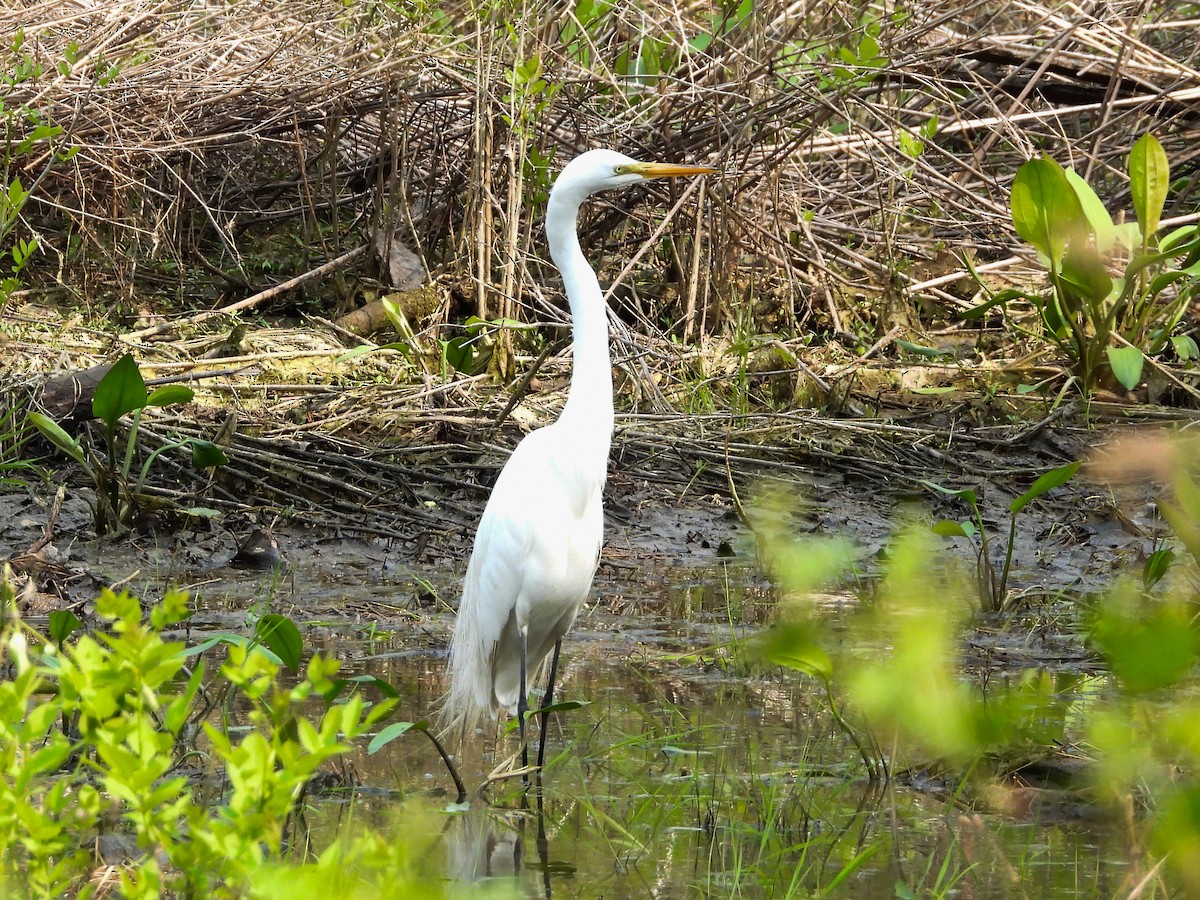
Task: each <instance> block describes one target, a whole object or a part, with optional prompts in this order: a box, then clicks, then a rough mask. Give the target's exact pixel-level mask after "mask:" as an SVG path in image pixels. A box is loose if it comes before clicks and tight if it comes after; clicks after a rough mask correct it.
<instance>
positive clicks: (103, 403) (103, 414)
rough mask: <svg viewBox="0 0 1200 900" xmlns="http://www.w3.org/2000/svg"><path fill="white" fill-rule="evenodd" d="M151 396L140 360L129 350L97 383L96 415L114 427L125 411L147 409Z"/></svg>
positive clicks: (94, 412)
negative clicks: (139, 366) (143, 377)
mask: <svg viewBox="0 0 1200 900" xmlns="http://www.w3.org/2000/svg"><path fill="white" fill-rule="evenodd" d="M148 396H149V395H148V394H147V393H146V382H145V381H144V380H143V379H142V373H141V372H139V371H138V367H137V363H135V362H134V361H133V356H131V355H130V354H128V353H126V354H125V355H124V356H122V357H121V358H120V359H118V360H117V361H116V363H114V364H113V367H112V368H111V369H109V370H108V372H107V373H106V374H105V376H104V377H103V378H101V379H100V383H99V384H98V385H96V394H95V396H94V397H93V398H92V414H93V415H94V416H95V417H96V418H97V419H99V420H100V421H102V422H103V423H104V424H105V425H107V426H108V427H109V428H114V427H115V426H116V424H117V420H118V419H120V418H121V416H123V415H125V413H127V412H133V411H134V410H135V409H141V408H143V407H144V406H145V405H146V400H147V399H148Z"/></svg>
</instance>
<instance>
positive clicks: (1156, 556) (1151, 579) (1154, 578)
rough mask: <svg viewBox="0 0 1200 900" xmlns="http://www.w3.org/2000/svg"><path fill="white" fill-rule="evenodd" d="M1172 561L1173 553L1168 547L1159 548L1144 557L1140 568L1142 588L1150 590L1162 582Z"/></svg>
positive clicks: (1173, 558)
mask: <svg viewBox="0 0 1200 900" xmlns="http://www.w3.org/2000/svg"><path fill="white" fill-rule="evenodd" d="M1174 561H1175V551H1174V550H1172V549H1171V548H1170V547H1159V548H1158V549H1157V550H1155V551H1154V552H1153V553H1151V554H1150V555H1149V556H1148V557H1146V563H1145V565H1143V566H1142V586H1143V587H1145V588H1146V590H1150V588H1152V587H1154V586H1155V585H1156V584H1158V583H1159V582H1160V581H1162V580H1163V576H1165V575H1166V574H1167V570H1168V569H1170V568H1171V563H1173V562H1174Z"/></svg>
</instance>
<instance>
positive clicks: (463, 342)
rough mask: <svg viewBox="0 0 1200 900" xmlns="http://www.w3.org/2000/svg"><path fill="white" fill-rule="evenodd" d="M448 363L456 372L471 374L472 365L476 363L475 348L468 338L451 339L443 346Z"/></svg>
mask: <svg viewBox="0 0 1200 900" xmlns="http://www.w3.org/2000/svg"><path fill="white" fill-rule="evenodd" d="M443 347H444V352H445V354H446V362H448V363H449V364H450V365H451V366H452V367H453V368H454V369H455V370H456V371H458V372H461V373H462V374H464V375H470V374H471V363H473V362H474V361H475V348H474V346H473V345H472V344H471V339H470V338H468V337H456V338H451V339H450V340H448V341H446V342H445V343H444V344H443Z"/></svg>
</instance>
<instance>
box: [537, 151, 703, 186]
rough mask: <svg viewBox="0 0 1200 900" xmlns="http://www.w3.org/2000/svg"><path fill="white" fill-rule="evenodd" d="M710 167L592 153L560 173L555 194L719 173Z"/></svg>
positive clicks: (606, 152)
mask: <svg viewBox="0 0 1200 900" xmlns="http://www.w3.org/2000/svg"><path fill="white" fill-rule="evenodd" d="M715 171H716V169H710V168H709V167H708V166H677V165H673V164H671V163H653V162H638V161H637V160H635V159H630V158H629V157H628V156H625V155H624V154H623V153H617V152H616V151H615V150H589V151H588V152H587V153H582V154H580V155H579V156H577V157H575V158H574V159H573V160H571V161H570V162H569V163H567V165H566V167H565V168H564V169H563V170H562V172H561V173H559V176H558V178H557V179H555V182H554V190H555V191H566V190H568V189H570V190H572V191H578V192H581V193H582V194H583V195H584V196H586V195H587V194H594V193H595V192H596V191H605V190H608V189H609V188H622V187H628V186H629V185H631V184H638V183H639V182H642V181H646V180H647V179H650V178H678V177H681V176H687V175H707V174H710V173H712V172H715Z"/></svg>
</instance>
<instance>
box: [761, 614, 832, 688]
mask: <svg viewBox="0 0 1200 900" xmlns="http://www.w3.org/2000/svg"><path fill="white" fill-rule="evenodd" d="M762 640H763V642H762V645H761V652H762V654H763V656H765V657H766V659H767V661H768V662H770V663H771V664H772V665H776V666H786V667H787V668H789V669H795V670H796V671H798V672H804V673H805V674H806V675H812V676H814V677H816V678H820V679H822V680H826V681H827V680H829V679H830V678H832V677H833V660H832V659H831V658H830V656H829V651H827V650H826V649H825V648H824V647H823V646H822V644H821V640H820V634H819V632H818V631H817V629H816V627H815V625H813V624H812V623H809V622H804V621H801V622H792V623H788V624H783V625H776V626H774V627H773V628H771V629H770V630H769V631H768V632H767V633H766V635H764V637H763V639H762Z"/></svg>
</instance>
